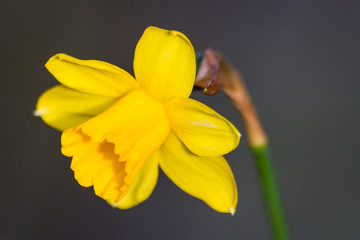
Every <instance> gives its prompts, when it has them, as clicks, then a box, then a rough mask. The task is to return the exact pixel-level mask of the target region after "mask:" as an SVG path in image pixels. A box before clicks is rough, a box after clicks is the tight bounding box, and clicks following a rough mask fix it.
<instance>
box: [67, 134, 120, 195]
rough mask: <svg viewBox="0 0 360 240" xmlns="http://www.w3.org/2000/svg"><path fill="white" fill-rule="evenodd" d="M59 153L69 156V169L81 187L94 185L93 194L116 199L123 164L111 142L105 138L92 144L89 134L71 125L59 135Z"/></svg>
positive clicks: (118, 193)
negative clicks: (60, 143) (60, 144)
mask: <svg viewBox="0 0 360 240" xmlns="http://www.w3.org/2000/svg"><path fill="white" fill-rule="evenodd" d="M61 142H62V153H63V154H64V155H66V156H73V159H72V161H71V169H72V170H73V171H74V173H75V179H76V180H77V181H78V183H79V184H80V185H81V186H84V187H90V186H92V185H93V186H94V190H95V194H96V195H98V196H100V197H102V198H104V199H112V200H114V201H116V200H119V199H120V198H121V197H123V195H124V194H125V192H124V191H122V190H121V188H122V187H123V186H125V185H126V183H125V182H124V178H125V176H126V173H125V163H124V162H120V161H118V159H119V155H117V154H115V153H114V144H113V143H109V142H107V141H103V142H102V143H96V142H94V141H92V140H91V138H90V137H88V136H86V135H85V134H83V133H82V132H81V131H80V130H75V129H74V128H70V129H67V130H65V131H64V132H63V134H62V137H61Z"/></svg>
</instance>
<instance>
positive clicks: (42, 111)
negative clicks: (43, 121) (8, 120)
mask: <svg viewBox="0 0 360 240" xmlns="http://www.w3.org/2000/svg"><path fill="white" fill-rule="evenodd" d="M45 112H46V111H45V109H44V108H40V109H35V110H34V111H33V115H34V116H35V117H41V116H42V115H44V114H45Z"/></svg>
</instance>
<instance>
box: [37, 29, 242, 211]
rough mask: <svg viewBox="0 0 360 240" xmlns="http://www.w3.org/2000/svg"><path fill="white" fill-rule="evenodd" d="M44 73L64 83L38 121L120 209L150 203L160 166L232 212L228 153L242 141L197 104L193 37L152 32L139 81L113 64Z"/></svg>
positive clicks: (54, 62)
mask: <svg viewBox="0 0 360 240" xmlns="http://www.w3.org/2000/svg"><path fill="white" fill-rule="evenodd" d="M46 68H47V69H48V70H49V71H50V73H51V74H52V75H53V76H54V77H55V78H56V79H57V80H58V81H59V82H60V83H61V84H60V85H57V86H55V87H53V88H51V89H49V90H47V91H46V92H44V93H43V94H42V95H41V97H40V98H39V100H38V103H37V108H36V111H35V115H38V116H41V118H42V119H43V120H44V121H45V122H46V123H47V124H48V125H50V126H52V127H54V128H56V129H58V130H60V131H63V133H62V136H61V144H62V148H61V151H62V153H63V154H64V155H65V156H69V157H72V162H71V169H72V170H73V171H74V173H75V179H76V180H77V181H78V183H79V184H80V185H82V186H84V187H90V186H93V187H94V190H95V194H96V195H98V196H100V197H102V198H103V199H105V200H107V201H108V202H109V203H111V204H112V205H113V206H116V207H118V208H121V209H126V208H130V207H133V206H136V205H137V204H139V203H141V202H143V201H144V200H146V199H147V198H148V197H149V196H150V194H151V192H152V191H153V189H154V187H155V185H156V181H157V178H158V168H159V166H160V167H161V169H162V170H163V171H164V172H165V174H166V175H167V176H168V177H169V178H170V179H171V180H172V181H173V182H174V183H175V184H176V185H177V186H179V187H180V188H181V189H182V190H184V191H185V192H187V193H189V194H190V195H192V196H194V197H196V198H199V199H201V200H203V201H204V202H206V203H207V204H208V205H209V206H210V207H212V208H213V209H215V210H217V211H219V212H225V213H229V212H230V213H232V214H233V213H234V211H235V208H236V204H237V188H236V184H235V180H234V177H233V174H232V171H231V169H230V167H229V165H228V164H227V162H226V160H225V159H224V158H223V157H222V155H224V154H226V153H228V152H230V151H231V150H233V149H234V148H236V146H237V145H238V143H239V139H240V134H239V132H238V131H237V130H236V128H235V127H234V126H233V125H232V124H231V123H230V122H229V121H227V120H226V119H225V118H224V117H222V116H220V115H219V114H217V113H216V112H215V111H213V110H212V109H210V108H209V107H207V106H205V105H203V104H201V103H200V102H198V101H195V100H192V99H189V96H190V94H191V91H192V88H193V85H194V80H195V71H196V63H195V53H194V49H193V47H192V45H191V43H190V41H189V40H188V39H187V37H186V36H185V35H183V34H182V33H180V32H177V31H167V30H163V29H159V28H156V27H149V28H147V29H146V30H145V32H144V33H143V35H142V37H141V39H140V40H139V42H138V44H137V47H136V50H135V58H134V72H135V79H136V80H135V79H134V78H133V77H132V76H131V75H130V74H128V73H127V72H125V71H124V70H122V69H120V68H118V67H116V66H114V65H111V64H109V63H105V62H101V61H95V60H79V59H76V58H73V57H70V56H68V55H65V54H57V55H55V56H54V57H52V58H50V60H49V61H48V62H47V63H46Z"/></svg>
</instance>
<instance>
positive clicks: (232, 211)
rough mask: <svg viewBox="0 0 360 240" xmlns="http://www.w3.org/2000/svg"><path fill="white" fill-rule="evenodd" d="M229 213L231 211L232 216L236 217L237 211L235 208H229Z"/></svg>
mask: <svg viewBox="0 0 360 240" xmlns="http://www.w3.org/2000/svg"><path fill="white" fill-rule="evenodd" d="M229 211H230V214H231V216H234V215H235V211H236V210H235V209H234V208H233V207H230V208H229Z"/></svg>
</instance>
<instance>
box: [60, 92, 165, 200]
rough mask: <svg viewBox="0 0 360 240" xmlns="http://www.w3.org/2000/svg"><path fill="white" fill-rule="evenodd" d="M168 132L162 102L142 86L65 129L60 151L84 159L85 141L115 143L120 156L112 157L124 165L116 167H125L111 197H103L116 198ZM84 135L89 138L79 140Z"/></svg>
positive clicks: (128, 185) (121, 194)
mask: <svg viewBox="0 0 360 240" xmlns="http://www.w3.org/2000/svg"><path fill="white" fill-rule="evenodd" d="M169 133H170V126H169V124H168V120H167V118H166V114H165V111H164V108H163V105H162V104H161V103H159V102H157V101H156V100H154V99H152V98H151V97H150V96H149V95H148V94H146V93H145V92H144V91H143V90H136V91H133V92H131V93H129V94H128V95H126V96H125V97H123V98H121V99H120V100H119V101H117V102H116V103H115V104H114V105H113V106H111V107H110V108H109V109H107V110H106V111H104V112H103V113H101V114H100V115H98V116H96V117H94V118H91V119H90V120H88V121H86V122H85V123H83V124H81V125H79V126H76V127H74V128H71V129H68V130H66V131H64V133H63V135H62V139H61V144H62V152H63V154H64V155H66V156H73V157H74V158H79V159H80V158H81V161H85V162H86V161H88V157H87V154H88V152H91V150H90V147H88V144H89V146H91V148H93V147H94V146H93V145H94V144H95V143H96V144H98V145H99V146H101V145H102V144H104V143H108V144H114V148H113V154H115V155H118V156H119V158H118V159H117V160H115V162H116V164H115V163H114V164H115V167H117V164H118V163H117V162H123V164H124V165H121V168H120V167H117V169H118V170H117V171H118V172H122V171H123V170H124V172H125V175H121V176H120V177H118V175H116V176H114V177H115V178H116V179H117V180H116V181H117V183H118V184H119V186H120V188H118V189H117V191H118V192H117V195H116V194H115V193H114V194H113V193H111V194H110V193H109V196H111V197H112V198H108V195H106V197H103V198H105V199H106V200H111V201H113V202H118V201H120V200H121V199H122V197H124V196H125V194H126V193H127V191H128V190H129V187H130V186H131V184H132V182H133V180H134V178H135V177H136V176H137V174H138V172H139V170H140V169H141V167H142V166H143V165H144V163H145V162H146V160H148V159H149V158H150V156H151V155H152V154H153V153H154V152H155V151H156V150H157V149H158V148H159V147H160V146H161V145H162V144H163V142H164V141H165V140H166V138H167V136H168V134H169ZM80 137H82V138H80ZM85 138H86V139H88V140H86V141H85V140H81V141H79V140H78V139H85ZM95 146H96V145H95ZM83 152H84V153H83ZM79 161H80V160H79ZM119 166H120V165H119ZM84 167H87V166H85V165H84ZM88 168H94V170H95V168H96V166H95V165H94V166H88ZM91 171H93V170H91ZM75 174H76V172H75ZM119 174H120V173H119ZM107 181H109V182H108V184H112V180H111V181H110V180H109V179H107ZM105 183H106V182H104V183H102V182H99V183H98V184H99V185H100V188H103V186H102V185H103V184H105ZM80 184H81V183H80ZM96 184H97V182H95V181H94V182H93V185H94V188H95V193H96V189H97V187H98V186H96ZM114 191H115V190H114ZM96 194H98V193H96ZM103 195H104V194H102V195H100V196H103ZM104 196H105V195H104Z"/></svg>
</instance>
